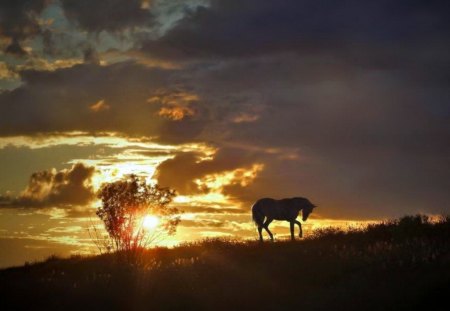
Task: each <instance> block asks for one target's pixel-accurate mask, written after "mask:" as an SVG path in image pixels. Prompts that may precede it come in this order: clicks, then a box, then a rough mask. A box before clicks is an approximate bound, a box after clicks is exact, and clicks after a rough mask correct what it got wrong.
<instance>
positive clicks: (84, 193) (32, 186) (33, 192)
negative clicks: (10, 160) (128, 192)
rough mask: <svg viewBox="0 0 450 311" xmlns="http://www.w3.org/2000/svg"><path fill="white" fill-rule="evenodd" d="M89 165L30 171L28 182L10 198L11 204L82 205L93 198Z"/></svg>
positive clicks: (79, 164) (91, 171) (78, 164)
mask: <svg viewBox="0 0 450 311" xmlns="http://www.w3.org/2000/svg"><path fill="white" fill-rule="evenodd" d="M94 172H95V169H94V168H93V167H87V166H85V165H83V164H81V163H77V164H75V165H73V166H72V167H71V168H70V169H64V170H61V171H56V170H55V169H53V170H46V171H40V172H35V173H33V174H32V175H31V177H30V180H29V182H28V186H27V187H26V188H25V190H24V191H22V193H21V194H20V195H19V196H18V197H17V198H14V199H13V200H12V205H14V206H22V207H26V206H32V207H34V206H36V207H49V206H71V205H86V204H87V203H89V202H90V201H91V200H93V199H94V197H95V195H94V190H93V188H92V186H91V178H92V176H93V174H94Z"/></svg>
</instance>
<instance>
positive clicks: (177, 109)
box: [148, 90, 199, 121]
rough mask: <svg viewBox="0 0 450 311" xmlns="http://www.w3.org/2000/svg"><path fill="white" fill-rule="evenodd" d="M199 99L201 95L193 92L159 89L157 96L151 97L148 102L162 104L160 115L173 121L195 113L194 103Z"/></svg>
mask: <svg viewBox="0 0 450 311" xmlns="http://www.w3.org/2000/svg"><path fill="white" fill-rule="evenodd" d="M198 100H199V97H198V96H197V95H196V94H193V93H189V92H183V91H175V92H170V91H168V90H162V91H158V92H157V94H156V95H155V96H153V97H151V98H149V99H148V102H149V103H152V104H159V105H161V106H162V107H161V108H160V109H159V111H158V115H159V116H161V117H164V118H167V119H170V120H173V121H180V120H182V119H184V118H186V117H192V116H194V115H195V110H194V109H193V107H192V104H194V103H195V102H197V101H198Z"/></svg>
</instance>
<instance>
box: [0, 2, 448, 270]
mask: <svg viewBox="0 0 450 311" xmlns="http://www.w3.org/2000/svg"><path fill="white" fill-rule="evenodd" d="M449 11H450V3H449V2H448V1H444V0H442V1H440V0H426V1H425V0H408V1H403V0H389V1H388V0H379V1H369V0H346V1H322V0H283V1H280V0H264V1H261V0H239V1H237V0H210V1H208V0H184V1H181V0H171V1H169V0H103V1H92V0H3V1H1V2H0V249H1V254H0V267H5V266H9V265H17V264H22V263H24V262H25V261H33V260H36V259H42V258H45V256H49V255H51V254H58V255H70V254H87V253H92V251H93V245H92V238H91V237H90V236H89V234H88V230H87V229H88V228H91V227H92V226H95V225H96V224H98V220H97V219H96V215H95V211H96V209H97V208H98V206H99V202H98V200H97V198H96V192H97V191H98V189H99V188H100V187H101V185H102V183H105V182H113V181H115V180H118V179H121V178H123V177H125V176H126V175H127V174H132V173H133V174H137V175H139V176H141V177H142V178H145V179H146V180H147V181H148V182H149V183H157V184H159V185H161V186H165V187H171V188H172V189H175V190H176V192H177V194H178V196H177V197H176V198H175V200H174V202H173V204H174V205H175V206H177V207H179V208H180V209H181V210H183V211H184V213H183V215H182V216H181V217H182V221H181V223H180V225H179V228H178V232H177V234H176V235H175V236H172V237H169V238H168V239H167V240H166V241H165V242H164V243H165V245H175V244H177V243H180V242H183V241H192V240H196V239H201V238H205V237H216V236H227V237H232V238H236V237H237V238H253V237H254V238H256V230H255V227H254V225H253V224H252V223H251V216H250V208H251V206H252V204H253V203H254V202H255V201H256V200H257V199H259V198H264V197H272V198H277V199H280V198H288V197H298V196H301V197H306V198H308V199H309V200H310V201H312V202H313V203H314V204H316V205H317V206H318V207H317V208H316V209H315V210H314V213H313V214H312V215H311V218H310V219H309V220H308V221H307V222H306V223H304V228H305V229H304V231H306V232H305V233H306V234H308V232H311V231H312V230H313V229H314V228H316V227H321V226H328V225H341V226H342V225H346V224H350V223H351V224H360V223H365V222H370V221H374V220H382V219H388V218H394V217H400V216H402V215H406V214H416V213H424V214H429V215H448V214H449V213H450V203H449V202H450V191H449V189H450V143H449V142H450V88H449V84H450V49H449V47H450V41H449V39H448V38H449V37H450V20H449V19H448V12H449ZM272 226H273V228H274V230H272V231H274V232H275V233H276V234H277V235H278V236H279V237H281V236H282V235H283V234H286V233H287V229H288V228H287V227H288V224H287V223H281V222H278V223H274V224H273V225H272Z"/></svg>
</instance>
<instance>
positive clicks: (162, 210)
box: [93, 175, 180, 257]
mask: <svg viewBox="0 0 450 311" xmlns="http://www.w3.org/2000/svg"><path fill="white" fill-rule="evenodd" d="M174 196H175V191H174V190H171V189H169V188H161V187H159V186H158V185H149V184H147V183H146V181H145V180H140V179H139V178H138V177H137V176H135V175H130V176H128V177H126V178H125V179H123V180H118V181H116V182H112V183H105V184H104V185H103V186H102V188H101V189H100V191H99V194H98V197H99V199H101V203H102V205H101V207H100V208H98V210H97V212H96V214H97V216H98V217H99V218H100V219H101V220H102V222H103V223H104V226H105V229H106V232H107V233H108V236H106V238H104V237H99V235H98V231H96V229H95V228H94V235H93V238H94V239H95V242H96V244H97V246H98V247H99V249H100V252H105V251H106V252H109V251H116V252H117V251H118V252H121V253H123V252H125V253H132V255H133V256H132V257H134V255H135V254H134V252H136V251H138V250H139V249H141V248H143V247H146V246H148V245H149V244H150V243H151V242H152V241H153V240H154V239H155V238H157V237H158V236H159V235H160V234H173V233H175V231H176V227H177V225H178V223H179V222H180V218H179V217H178V216H177V214H178V213H179V211H178V209H177V208H175V207H170V206H169V204H170V203H171V202H172V199H173V197H174ZM149 214H151V215H156V216H158V217H160V219H162V220H163V223H162V224H161V225H160V226H159V228H158V229H159V230H158V231H157V232H149V231H148V230H146V228H145V227H144V224H143V220H144V217H145V216H147V215H149ZM127 257H129V256H127Z"/></svg>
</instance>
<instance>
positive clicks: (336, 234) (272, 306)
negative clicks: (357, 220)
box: [0, 215, 450, 310]
mask: <svg viewBox="0 0 450 311" xmlns="http://www.w3.org/2000/svg"><path fill="white" fill-rule="evenodd" d="M114 258H115V256H111V255H101V256H95V257H88V258H82V257H72V258H69V259H58V258H55V257H51V258H49V259H48V260H47V261H45V262H41V263H35V264H30V265H27V266H24V267H19V268H10V269H5V270H1V271H0V291H1V295H2V299H1V302H0V303H1V307H2V310H13V309H14V310H17V309H26V310H36V309H45V310H95V309H99V310H419V309H421V310H444V309H445V310H446V309H447V297H449V294H450V218H448V217H447V218H442V219H440V220H439V221H433V222H431V221H429V219H428V218H427V217H424V216H420V215H419V216H408V217H404V218H401V219H399V220H394V221H389V222H385V223H380V224H375V225H371V226H369V227H367V228H365V229H353V230H349V231H342V230H339V229H333V228H327V229H321V230H318V231H316V232H315V234H314V235H313V236H311V237H310V238H307V239H303V240H301V241H295V242H291V241H280V242H275V243H259V242H256V241H239V240H232V239H207V240H204V241H201V242H198V243H187V244H183V245H181V246H179V247H176V248H174V249H167V248H154V249H150V250H148V251H145V252H143V253H142V256H141V257H140V258H141V261H140V262H139V264H138V265H124V264H119V263H118V262H117V261H116V260H115V259H114Z"/></svg>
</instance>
